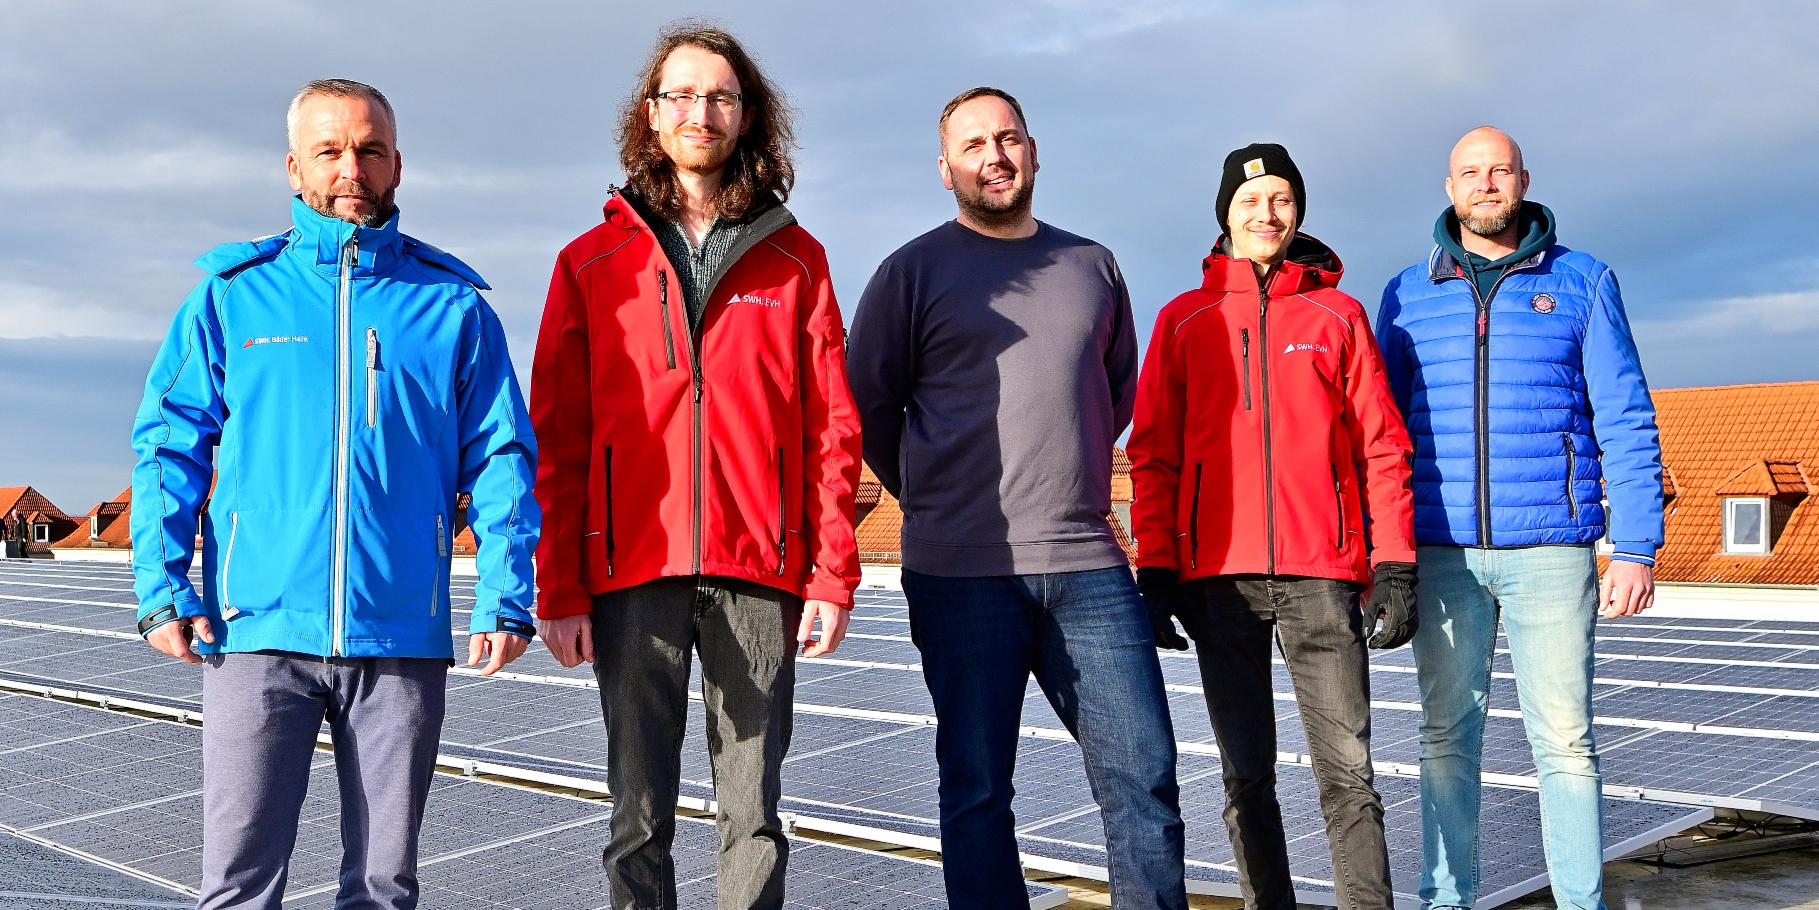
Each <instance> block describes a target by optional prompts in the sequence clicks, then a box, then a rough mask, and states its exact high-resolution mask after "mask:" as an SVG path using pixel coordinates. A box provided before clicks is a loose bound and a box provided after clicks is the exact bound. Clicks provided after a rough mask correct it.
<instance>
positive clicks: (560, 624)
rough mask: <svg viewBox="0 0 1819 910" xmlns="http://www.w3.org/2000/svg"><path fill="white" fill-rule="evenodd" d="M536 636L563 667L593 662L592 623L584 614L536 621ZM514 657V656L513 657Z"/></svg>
mask: <svg viewBox="0 0 1819 910" xmlns="http://www.w3.org/2000/svg"><path fill="white" fill-rule="evenodd" d="M537 635H538V637H540V638H542V639H543V644H544V646H545V647H547V648H549V652H550V654H552V655H554V656H555V658H556V663H559V664H561V665H563V666H565V667H574V666H579V665H580V664H581V663H583V662H586V663H590V664H591V663H593V662H594V621H593V620H592V619H591V618H589V617H588V615H587V614H586V613H582V614H581V615H579V616H563V617H560V618H558V619H539V620H537ZM514 656H515V655H514Z"/></svg>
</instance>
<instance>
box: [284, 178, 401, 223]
mask: <svg viewBox="0 0 1819 910" xmlns="http://www.w3.org/2000/svg"><path fill="white" fill-rule="evenodd" d="M397 193H398V191H397V190H396V189H387V190H386V191H385V192H383V193H374V192H373V191H372V190H371V189H368V188H367V187H366V186H365V185H364V184H361V183H357V182H355V181H352V180H343V181H341V182H340V183H337V184H335V185H334V186H332V187H329V190H328V192H326V193H318V192H315V191H314V190H311V189H309V188H308V187H305V188H304V189H303V204H304V205H307V206H309V207H310V208H312V209H315V210H316V213H317V214H319V215H321V216H322V217H324V218H334V219H336V220H339V221H351V222H353V223H354V224H357V225H359V226H361V227H366V228H376V227H379V226H381V225H383V224H385V223H386V222H387V221H390V220H391V219H392V209H393V206H392V199H393V198H394V197H395V196H396V195H397ZM343 196H349V197H357V198H360V199H366V200H368V201H370V202H371V203H372V206H373V207H372V211H370V212H368V213H367V214H366V215H365V217H362V218H345V217H343V216H342V215H341V213H340V212H337V211H335V200H336V199H338V198H340V197H343Z"/></svg>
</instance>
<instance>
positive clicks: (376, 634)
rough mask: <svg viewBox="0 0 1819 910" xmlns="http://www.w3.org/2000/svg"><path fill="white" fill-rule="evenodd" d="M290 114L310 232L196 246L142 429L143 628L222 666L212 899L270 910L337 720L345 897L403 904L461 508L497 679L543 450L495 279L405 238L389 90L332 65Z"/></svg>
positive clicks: (211, 687) (298, 202) (438, 710)
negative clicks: (197, 553)
mask: <svg viewBox="0 0 1819 910" xmlns="http://www.w3.org/2000/svg"><path fill="white" fill-rule="evenodd" d="M287 120H288V124H287V125H288V127H289V134H290V156H289V159H288V165H289V170H290V179H291V186H292V188H293V189H295V190H297V191H298V193H299V195H298V196H297V198H296V199H295V200H294V201H293V203H292V206H291V211H292V217H293V220H294V226H293V227H292V228H291V229H290V230H288V231H286V232H284V233H283V234H279V235H276V236H273V237H268V238H265V239H262V240H256V241H253V242H251V243H235V244H228V245H227V246H222V247H218V248H216V249H215V250H214V251H213V252H211V253H209V254H208V255H207V256H204V257H202V258H201V259H199V260H197V263H196V264H197V265H199V266H201V267H202V268H203V269H204V270H206V271H207V272H208V273H209V276H208V277H207V278H205V279H204V280H203V281H202V283H201V284H200V285H198V286H197V287H196V290H195V291H194V292H192V293H191V294H190V296H189V299H188V300H186V301H185V302H184V304H183V307H182V308H181V309H180V310H179V311H178V312H177V318H176V320H175V322H174V323H173V324H172V326H171V330H170V334H169V335H168V336H167V337H166V338H165V341H164V346H163V347H162V349H160V351H159V353H158V358H157V360H156V361H155V362H154V363H153V365H152V369H151V375H150V377H149V378H148V379H147V380H146V388H145V399H144V403H143V404H141V405H140V408H139V413H138V416H137V417H136V418H135V420H134V426H133V448H134V450H135V451H137V452H138V455H139V460H138V464H137V466H136V467H135V468H134V469H133V509H132V534H133V574H134V579H135V581H134V587H135V589H136V592H137V594H138V600H139V631H140V633H141V634H143V635H144V636H145V637H146V640H147V641H149V642H150V643H151V644H152V645H153V646H154V647H156V648H157V649H158V650H160V651H163V652H164V653H166V654H169V655H171V656H173V657H176V658H179V659H182V660H185V661H188V662H190V663H204V664H205V667H204V668H203V671H202V679H203V708H204V713H205V714H206V715H207V718H208V719H207V722H206V723H205V724H204V726H203V734H202V744H203V745H202V749H203V804H202V805H203V808H202V811H203V846H202V865H203V869H202V887H201V899H200V906H202V907H207V908H219V907H257V908H277V907H278V906H279V903H280V901H281V900H282V898H283V892H284V882H285V875H286V870H287V866H288V863H289V860H290V854H291V848H292V847H293V846H294V844H295V842H296V833H297V819H298V813H299V811H300V809H301V808H302V804H303V795H304V789H305V787H306V785H307V784H308V781H309V776H310V766H311V764H312V762H313V761H314V759H315V757H316V751H315V745H316V737H317V731H318V730H319V729H320V727H321V725H322V723H323V721H324V719H326V720H327V722H328V725H329V730H330V733H331V736H332V737H333V740H334V745H335V761H336V770H337V772H338V777H339V781H340V789H341V805H342V819H341V831H342V840H343V849H344V855H343V859H342V866H341V876H340V881H341V885H340V893H339V894H338V895H337V896H336V899H335V905H336V906H338V907H339V906H358V907H384V908H409V907H414V906H416V903H417V890H418V889H417V877H416V869H417V862H416V852H417V834H418V829H419V828H420V826H421V824H422V820H423V809H424V801H425V797H426V796H427V794H428V791H429V785H430V779H431V776H432V774H433V772H434V769H435V759H436V744H437V741H438V740H439V739H440V736H441V729H442V718H443V704H444V702H443V699H444V688H445V683H446V680H447V674H448V668H449V666H450V665H452V664H453V662H454V661H453V660H452V659H451V658H452V657H453V656H454V648H453V643H452V640H451V634H450V633H451V626H450V620H451V616H450V613H451V605H450V603H449V595H448V572H449V550H450V544H451V542H452V538H453V536H454V534H455V532H456V530H457V528H456V515H455V499H456V497H457V496H458V495H459V494H461V493H471V494H472V496H473V505H472V510H471V515H472V517H473V528H474V536H475V538H476V539H477V541H478V542H479V555H478V564H479V572H480V580H479V584H478V585H477V587H476V595H477V597H476V603H475V604H474V608H473V612H472V616H471V619H470V620H469V624H468V630H469V636H470V637H469V645H468V662H469V665H470V666H471V665H474V664H477V663H479V662H480V660H481V659H482V658H486V659H487V661H488V662H487V664H486V669H485V670H484V672H485V673H487V674H491V673H493V672H495V671H497V670H498V669H499V668H500V667H501V666H504V665H505V664H506V663H508V662H510V661H511V660H513V659H514V658H516V657H517V656H518V655H520V654H522V653H523V651H524V648H525V645H526V644H527V643H528V641H529V639H530V636H531V634H532V633H533V630H534V627H533V625H532V621H531V614H530V609H531V605H532V593H531V574H532V573H531V552H532V551H533V550H534V549H535V546H536V542H537V529H538V519H539V513H538V510H537V501H536V500H535V499H534V498H532V496H531V486H532V481H533V479H534V478H535V476H536V460H537V447H536V442H535V440H534V439H533V438H532V436H531V430H530V421H529V419H528V418H527V417H526V415H525V411H524V403H523V399H522V397H521V396H520V395H519V392H518V386H517V380H516V378H515V377H514V375H513V372H512V364H511V360H510V358H509V357H508V356H507V353H506V347H505V335H504V333H503V332H502V331H501V329H500V326H499V320H498V318H497V317H496V316H494V315H493V312H492V310H491V308H489V307H488V306H487V304H486V302H485V301H484V300H482V299H481V297H480V294H479V293H478V292H479V290H481V289H485V288H486V285H485V283H483V282H482V281H481V280H480V276H478V275H476V274H475V273H474V272H473V270H471V269H469V268H468V267H467V266H466V265H463V264H462V263H461V262H460V261H459V260H457V259H455V258H454V257H453V256H450V255H448V254H447V253H443V252H441V251H440V250H437V249H435V248H434V247H431V246H428V245H426V244H423V243H420V242H418V241H416V240H413V239H411V238H409V237H406V236H405V235H403V234H401V233H399V232H398V211H397V208H396V207H395V206H394V205H393V204H392V198H393V193H394V190H395V189H396V188H397V186H398V179H399V168H400V163H401V161H400V158H399V155H398V151H397V145H396V136H397V130H396V121H395V120H394V118H393V115H392V109H391V105H390V104H389V103H387V102H386V100H385V98H384V96H383V95H381V94H380V93H379V92H378V91H377V90H375V89H373V88H372V87H371V86H367V85H362V84H360V83H358V82H349V81H346V80H339V79H332V80H322V81H317V82H311V83H309V84H308V85H306V86H304V88H303V90H302V91H301V92H299V93H298V94H297V96H296V98H295V99H294V100H293V101H292V102H291V106H290V111H289V115H288V118H287ZM211 476H213V477H215V478H218V479H217V481H216V483H215V485H214V491H213V494H212V496H211V494H210V480H211ZM198 521H200V524H201V536H202V591H201V593H200V594H198V593H197V591H196V590H195V588H194V586H193V585H192V584H191V582H190V579H189V575H188V573H189V568H190V562H191V551H192V549H193V547H194V543H193V542H194V540H195V539H196V536H197V525H198ZM192 649H193V650H192Z"/></svg>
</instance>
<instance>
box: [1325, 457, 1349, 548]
mask: <svg viewBox="0 0 1819 910" xmlns="http://www.w3.org/2000/svg"><path fill="white" fill-rule="evenodd" d="M1327 467H1328V468H1330V469H1331V470H1332V472H1333V519H1334V522H1333V523H1334V526H1336V527H1337V528H1338V529H1339V536H1338V537H1336V538H1334V539H1333V546H1334V547H1336V548H1338V549H1341V550H1343V549H1345V488H1344V487H1342V486H1340V485H1339V467H1338V466H1337V465H1334V464H1331V463H1328V464H1327Z"/></svg>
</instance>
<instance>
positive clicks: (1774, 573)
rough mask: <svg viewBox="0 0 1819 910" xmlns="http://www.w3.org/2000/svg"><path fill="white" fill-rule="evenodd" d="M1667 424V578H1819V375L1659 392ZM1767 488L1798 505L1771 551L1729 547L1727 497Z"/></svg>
mask: <svg viewBox="0 0 1819 910" xmlns="http://www.w3.org/2000/svg"><path fill="white" fill-rule="evenodd" d="M1654 399H1655V409H1656V413H1657V420H1658V421H1659V423H1660V425H1661V454H1662V460H1663V461H1664V462H1666V464H1667V466H1668V468H1669V469H1670V472H1671V473H1670V475H1669V476H1670V478H1671V480H1670V481H1669V483H1667V484H1665V486H1667V488H1668V492H1669V493H1671V494H1672V495H1673V499H1672V500H1670V501H1669V502H1668V505H1667V512H1668V514H1667V544H1666V546H1664V547H1663V548H1662V550H1661V553H1660V554H1659V556H1658V558H1657V565H1656V568H1655V577H1656V578H1657V579H1658V580H1661V581H1675V582H1712V583H1724V584H1763V585H1819V498H1815V497H1813V496H1810V495H1808V494H1809V493H1810V492H1811V487H1810V485H1809V480H1819V382H1783V383H1771V384H1765V385H1747V386H1723V387H1717V388H1702V389H1661V390H1657V391H1656V392H1655V393H1654ZM1726 496H1766V497H1775V498H1776V499H1778V500H1780V501H1782V502H1785V503H1791V504H1792V505H1793V511H1792V513H1791V514H1790V515H1789V517H1788V520H1787V524H1786V525H1785V526H1784V527H1783V529H1782V531H1781V536H1780V538H1779V539H1778V540H1776V541H1775V542H1774V550H1773V553H1772V554H1771V555H1768V556H1740V555H1726V554H1725V553H1723V552H1722V551H1723V546H1724V540H1723V511H1722V510H1723V499H1724V498H1725V497H1726Z"/></svg>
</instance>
